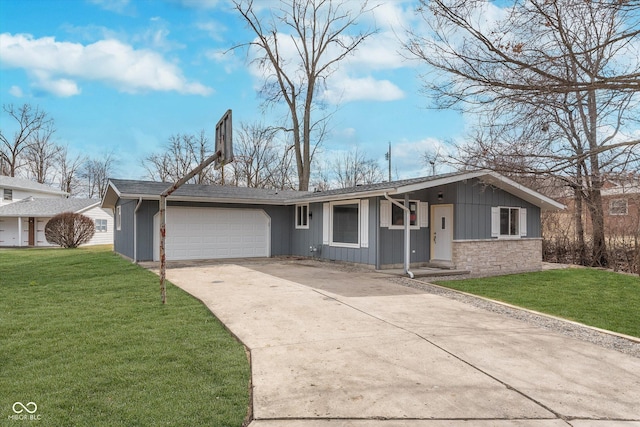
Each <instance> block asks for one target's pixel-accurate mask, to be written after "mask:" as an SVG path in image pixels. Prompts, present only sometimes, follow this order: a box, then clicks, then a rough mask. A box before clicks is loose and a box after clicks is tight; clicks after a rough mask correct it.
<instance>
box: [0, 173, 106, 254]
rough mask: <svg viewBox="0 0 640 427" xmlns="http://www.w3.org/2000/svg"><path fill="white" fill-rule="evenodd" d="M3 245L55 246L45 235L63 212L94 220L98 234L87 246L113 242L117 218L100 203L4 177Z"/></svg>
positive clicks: (1, 178) (1, 208) (0, 205)
mask: <svg viewBox="0 0 640 427" xmlns="http://www.w3.org/2000/svg"><path fill="white" fill-rule="evenodd" d="M0 194H2V201H1V203H0V246H53V245H51V244H50V243H49V242H47V239H46V238H45V235H44V229H45V226H46V225H47V222H49V220H50V219H51V218H52V217H53V216H55V215H57V214H60V213H63V212H75V213H80V214H83V215H85V216H88V217H89V218H91V219H93V220H94V223H95V226H96V232H95V234H94V236H93V238H92V239H91V240H90V241H89V242H88V243H87V245H101V244H112V243H113V215H112V214H111V213H110V211H108V210H105V209H102V208H101V207H100V201H97V200H92V199H75V198H68V194H67V193H65V192H64V191H60V190H55V189H53V188H51V187H49V186H47V185H44V184H39V183H37V182H33V181H29V180H26V179H22V178H13V177H8V176H0Z"/></svg>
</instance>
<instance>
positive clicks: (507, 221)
mask: <svg viewBox="0 0 640 427" xmlns="http://www.w3.org/2000/svg"><path fill="white" fill-rule="evenodd" d="M519 220H520V209H518V208H500V235H501V236H519V235H520V227H518V225H519Z"/></svg>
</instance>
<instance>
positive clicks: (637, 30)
mask: <svg viewBox="0 0 640 427" xmlns="http://www.w3.org/2000/svg"><path fill="white" fill-rule="evenodd" d="M489 7H494V6H492V4H491V3H490V2H484V1H478V0H472V1H466V2H454V1H449V0H432V1H429V2H427V1H426V0H421V7H420V8H419V11H420V12H421V13H422V14H423V15H422V16H423V18H424V22H425V23H427V24H428V26H429V29H430V34H429V35H427V36H425V35H423V34H418V33H417V32H416V31H413V32H411V34H410V35H411V39H410V41H409V42H408V43H407V44H406V47H407V49H408V50H409V52H411V54H412V55H413V56H414V57H417V58H419V59H420V60H422V61H424V62H425V63H427V64H428V65H429V66H431V67H433V69H435V70H436V73H437V75H436V76H431V79H430V80H426V79H425V80H424V81H423V82H424V87H425V90H426V91H427V92H428V93H429V94H431V95H433V96H434V99H435V100H436V105H437V106H439V107H451V106H456V105H457V106H460V107H462V108H463V109H465V110H466V111H469V112H474V113H478V114H479V115H480V116H481V117H483V127H484V129H482V130H481V131H480V134H479V135H480V137H478V138H476V139H475V141H474V142H475V144H474V145H466V146H464V147H463V154H466V155H461V156H459V157H461V158H465V159H466V160H467V162H466V165H467V166H469V165H470V166H487V165H489V166H491V167H493V168H495V169H497V170H500V171H504V170H510V171H512V172H516V173H521V174H522V173H524V174H546V175H553V176H560V177H563V178H564V179H566V181H567V183H568V184H569V185H570V186H571V187H572V188H573V189H574V191H575V194H576V195H577V196H576V197H580V198H581V200H584V201H585V202H586V203H587V207H588V209H589V212H590V217H591V222H592V230H593V234H592V239H593V259H594V260H595V263H596V264H599V265H606V264H607V251H606V244H605V240H604V222H603V208H602V197H601V188H602V183H603V179H602V175H603V171H605V170H612V169H615V168H621V167H622V168H624V167H625V165H626V164H628V162H629V161H630V160H632V158H633V156H634V155H635V156H637V150H638V149H637V147H638V146H639V144H640V140H638V139H635V138H625V137H624V136H623V132H622V131H623V129H624V126H625V125H626V126H629V124H630V123H633V122H635V123H637V119H638V117H639V114H638V109H637V108H638V91H640V60H639V59H638V56H637V54H636V53H634V52H635V50H634V49H637V43H638V40H639V38H640V14H639V13H638V12H639V10H638V8H639V5H638V3H637V2H635V1H631V2H607V1H593V2H584V1H581V0H558V1H554V2H549V1H546V0H531V1H524V0H518V1H516V2H515V3H514V4H513V5H511V6H509V7H508V8H506V9H501V10H499V11H497V13H495V14H489V13H487V12H488V11H487V8H489ZM494 12H496V10H494ZM496 15H497V16H498V18H496V20H495V22H489V21H488V20H487V19H480V17H483V16H496ZM634 46H635V48H634Z"/></svg>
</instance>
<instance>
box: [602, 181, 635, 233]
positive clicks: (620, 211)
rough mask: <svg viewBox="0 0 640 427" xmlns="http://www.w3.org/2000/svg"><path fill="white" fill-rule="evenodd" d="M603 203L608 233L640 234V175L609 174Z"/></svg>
mask: <svg viewBox="0 0 640 427" xmlns="http://www.w3.org/2000/svg"><path fill="white" fill-rule="evenodd" d="M602 203H603V208H604V225H605V230H606V232H607V234H608V235H610V236H616V237H623V236H627V237H628V236H640V175H638V174H637V173H636V174H618V175H611V174H609V175H607V176H606V177H605V181H604V184H603V186H602Z"/></svg>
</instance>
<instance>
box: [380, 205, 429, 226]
mask: <svg viewBox="0 0 640 427" xmlns="http://www.w3.org/2000/svg"><path fill="white" fill-rule="evenodd" d="M398 203H400V204H401V205H404V200H398ZM380 227H385V228H388V229H390V230H404V209H402V208H401V207H400V206H397V205H395V204H393V203H391V202H390V201H389V200H380ZM427 227H429V204H428V203H427V202H421V201H419V200H410V201H409V228H410V229H412V230H417V229H419V228H427Z"/></svg>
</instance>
